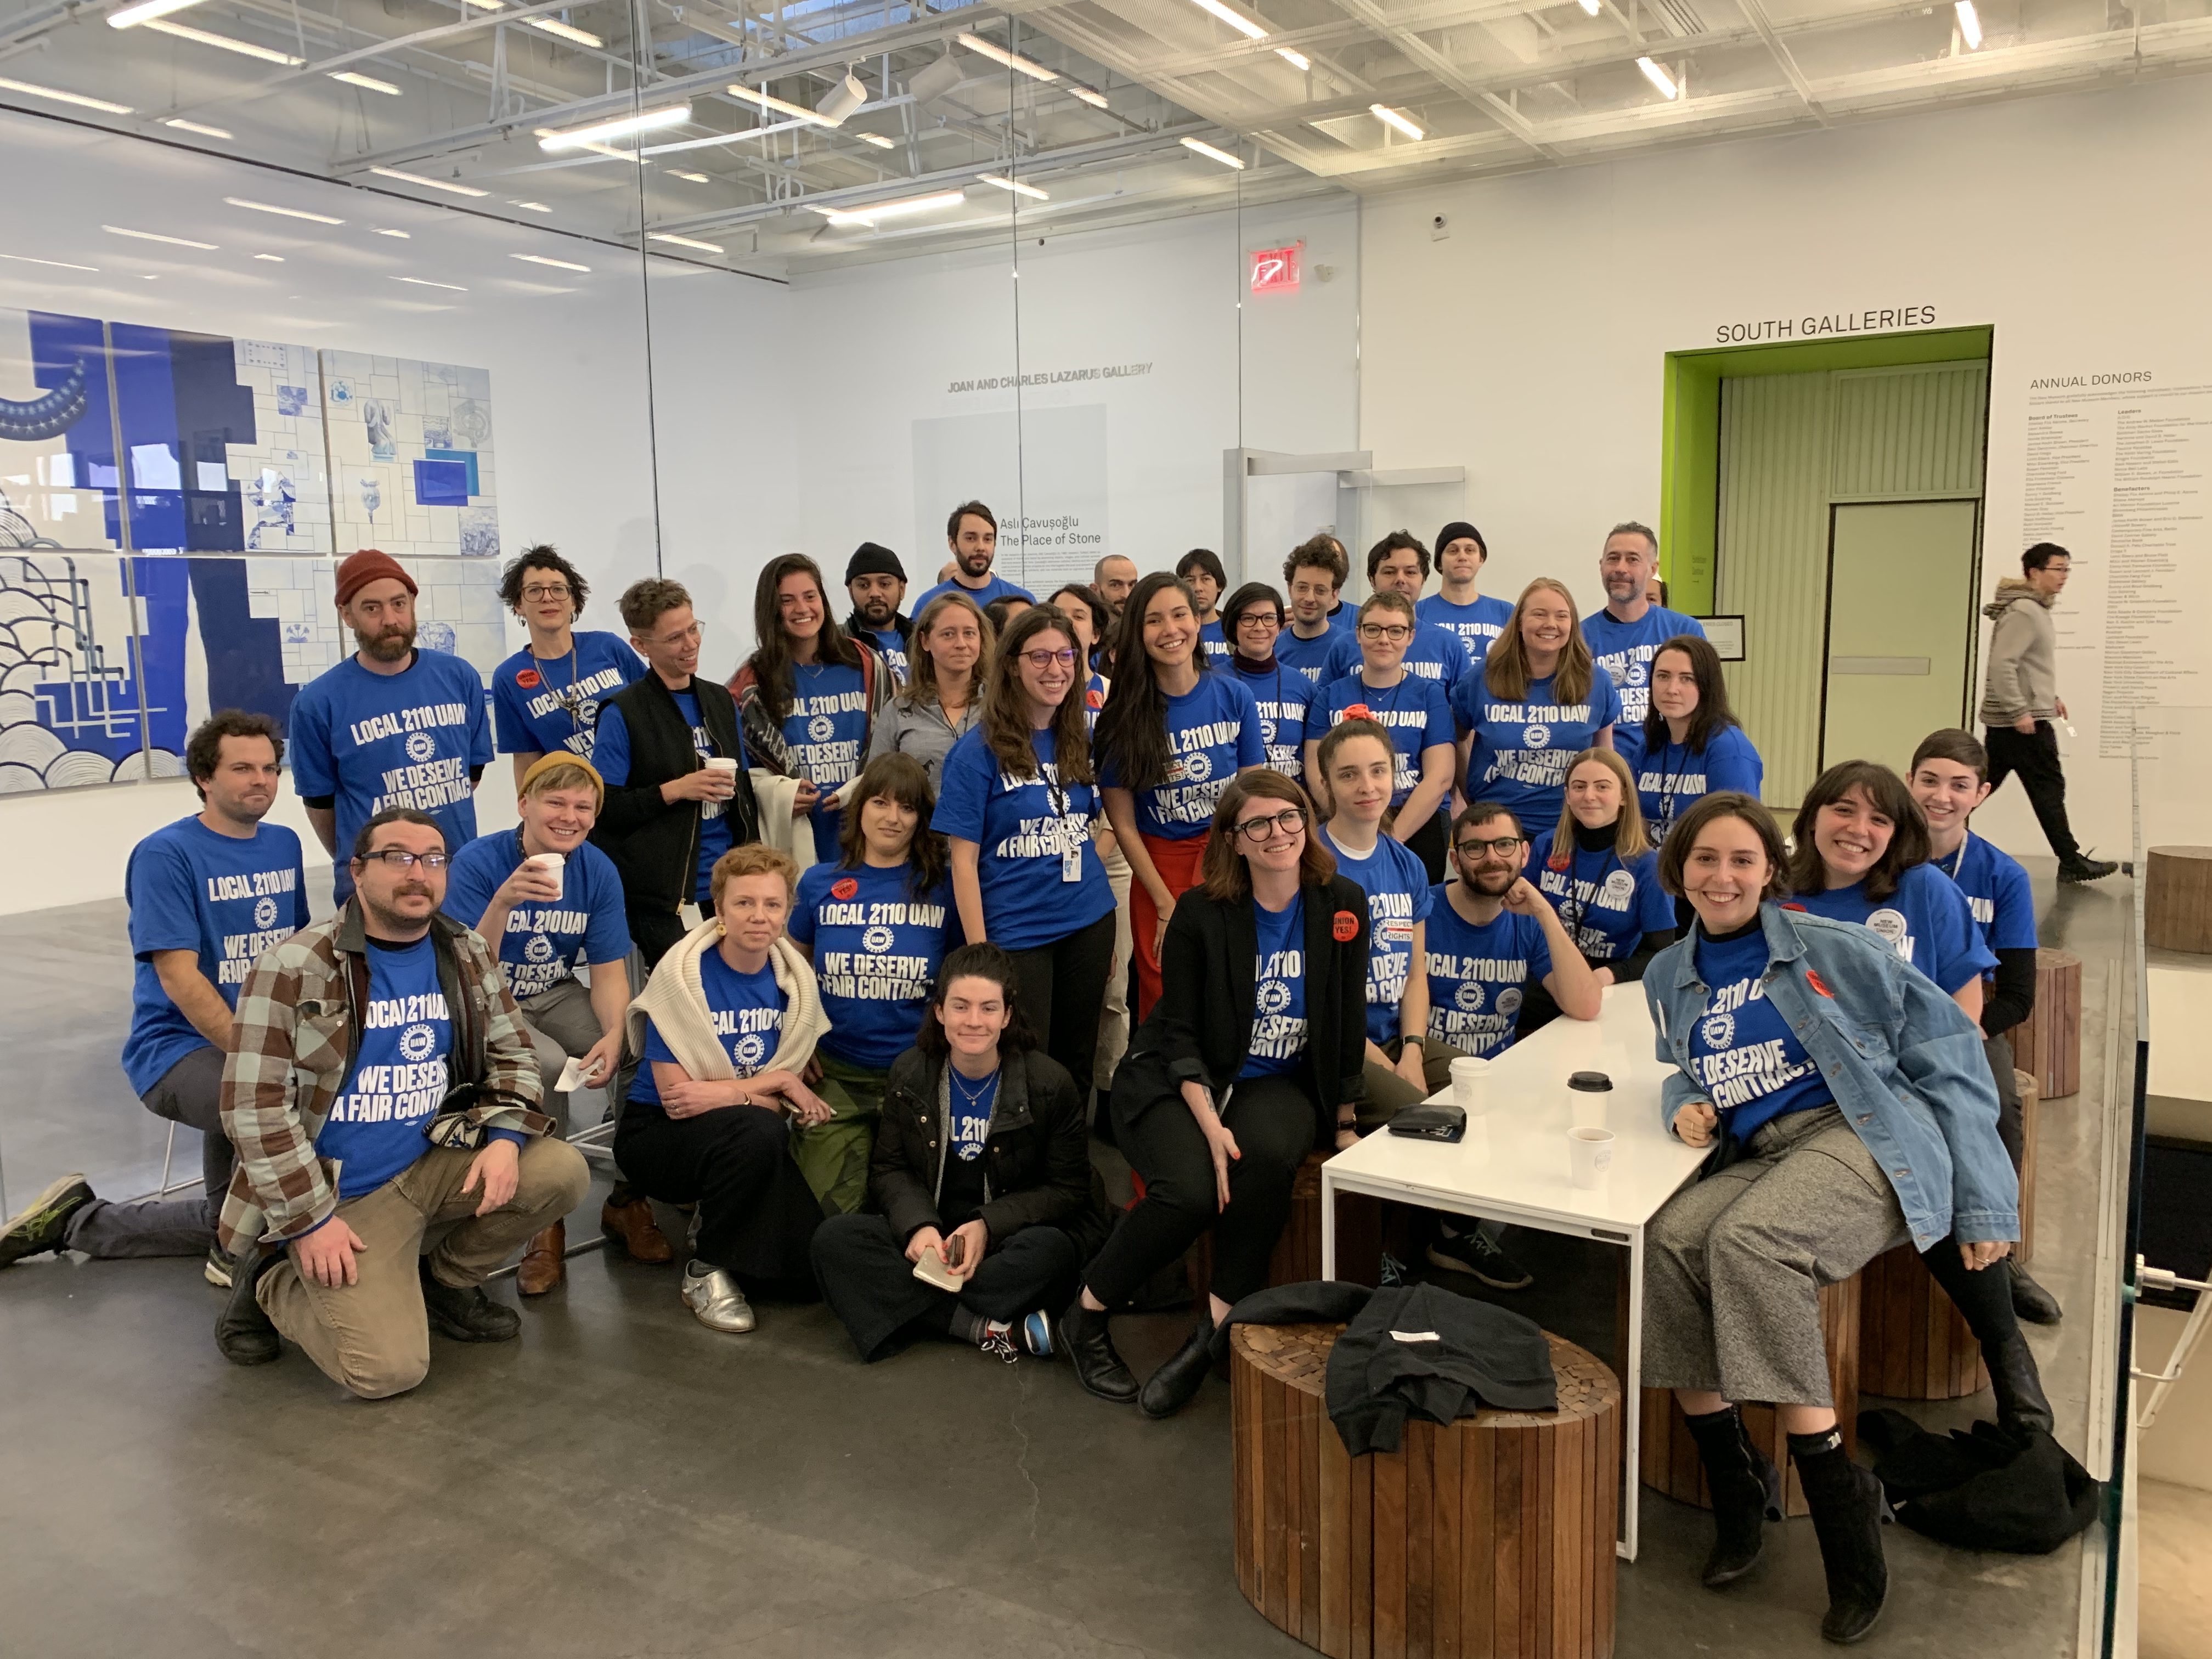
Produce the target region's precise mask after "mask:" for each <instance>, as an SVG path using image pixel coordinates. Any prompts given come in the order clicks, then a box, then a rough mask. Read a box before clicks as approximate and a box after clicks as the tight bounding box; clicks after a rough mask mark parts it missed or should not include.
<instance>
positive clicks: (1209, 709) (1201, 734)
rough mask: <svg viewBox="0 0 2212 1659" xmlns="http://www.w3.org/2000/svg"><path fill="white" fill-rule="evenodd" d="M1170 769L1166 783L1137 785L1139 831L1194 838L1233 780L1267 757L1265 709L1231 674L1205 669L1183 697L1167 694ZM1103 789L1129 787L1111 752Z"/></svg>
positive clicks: (1101, 778)
mask: <svg viewBox="0 0 2212 1659" xmlns="http://www.w3.org/2000/svg"><path fill="white" fill-rule="evenodd" d="M1167 705H1168V708H1167V732H1168V775H1167V781H1165V782H1164V783H1162V784H1159V785H1158V786H1156V787H1152V788H1150V789H1135V790H1133V791H1132V793H1133V797H1134V799H1135V805H1136V812H1137V829H1138V831H1139V833H1140V834H1143V835H1147V836H1158V838H1159V839H1160V840H1162V841H1188V840H1190V839H1191V838H1192V837H1193V836H1202V835H1204V834H1205V833H1206V829H1207V828H1208V827H1209V826H1210V825H1211V824H1212V823H1213V809H1214V808H1215V807H1216V806H1218V805H1220V802H1221V796H1222V792H1223V791H1224V790H1225V789H1227V788H1228V787H1229V781H1230V780H1231V778H1233V777H1235V776H1236V775H1237V772H1238V771H1239V770H1240V769H1242V768H1244V767H1247V766H1259V765H1261V764H1263V763H1265V762H1266V760H1267V749H1266V745H1265V744H1262V743H1261V737H1260V710H1259V708H1258V706H1257V705H1256V704H1255V702H1254V701H1253V697H1252V694H1251V693H1250V692H1249V691H1248V690H1245V689H1244V683H1243V681H1242V680H1240V679H1238V678H1237V677H1236V676H1235V675H1233V674H1223V673H1218V672H1216V671H1211V670H1209V671H1206V672H1204V673H1201V674H1200V675H1199V677H1198V684H1196V685H1194V686H1193V687H1191V689H1190V690H1188V691H1186V692H1184V693H1183V694H1182V696H1179V697H1170V698H1169V699H1167ZM1098 782H1099V786H1100V787H1102V788H1107V789H1119V788H1125V787H1128V785H1127V783H1126V782H1125V781H1124V780H1123V778H1122V776H1121V768H1120V767H1119V766H1118V765H1116V764H1115V762H1114V760H1113V759H1112V758H1111V757H1107V758H1106V759H1105V761H1104V763H1103V765H1102V766H1101V767H1100V769H1099V772H1098Z"/></svg>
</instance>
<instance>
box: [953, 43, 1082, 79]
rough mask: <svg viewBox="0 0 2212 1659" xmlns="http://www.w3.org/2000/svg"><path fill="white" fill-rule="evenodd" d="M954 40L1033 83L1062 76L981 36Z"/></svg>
mask: <svg viewBox="0 0 2212 1659" xmlns="http://www.w3.org/2000/svg"><path fill="white" fill-rule="evenodd" d="M953 39H954V40H957V41H959V43H960V44H961V45H962V46H965V47H967V48H968V50H969V51H970V52H980V53H981V54H982V55H983V56H984V57H986V58H989V59H990V60H991V61H992V62H993V63H994V64H1005V65H1006V67H1007V68H1008V69H1010V70H1020V71H1021V72H1022V73H1023V74H1024V75H1026V76H1029V77H1030V79H1031V80H1032V81H1057V80H1059V79H1060V76H1059V75H1058V74H1057V73H1055V72H1054V70H1048V69H1047V68H1046V67H1045V66H1044V65H1043V64H1039V63H1036V62H1033V61H1031V60H1030V59H1029V58H1024V57H1023V56H1022V55H1021V53H1019V52H1008V51H1007V50H1006V48H1005V47H1004V46H993V45H992V44H991V43H990V42H989V41H988V40H985V39H984V38H983V37H982V36H981V35H980V34H957V35H955V36H954V37H953Z"/></svg>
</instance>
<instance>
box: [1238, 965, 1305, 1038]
mask: <svg viewBox="0 0 2212 1659" xmlns="http://www.w3.org/2000/svg"><path fill="white" fill-rule="evenodd" d="M1254 967H1255V970H1256V971H1255V978H1256V979H1257V981H1258V989H1257V991H1256V993H1255V998H1254V1001H1255V1008H1256V1012H1255V1015H1254V1018H1253V1020H1252V1047H1251V1049H1250V1053H1251V1054H1252V1056H1253V1058H1255V1060H1288V1059H1289V1058H1290V1057H1291V1055H1292V1054H1297V1053H1298V1052H1299V1051H1300V1050H1301V1049H1303V1048H1304V1047H1305V1046H1306V1023H1305V1021H1304V1020H1303V1019H1299V1018H1295V1017H1294V1016H1292V1015H1291V1014H1289V1013H1286V1012H1285V1010H1286V1009H1287V1008H1289V1007H1290V1006H1291V986H1290V981H1292V980H1293V979H1302V978H1304V975H1305V970H1306V953H1305V952H1304V951H1303V950H1297V949H1293V950H1289V951H1271V952H1270V953H1269V954H1268V955H1267V957H1264V958H1255V962H1254Z"/></svg>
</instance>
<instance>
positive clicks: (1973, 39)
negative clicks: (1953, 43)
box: [1952, 0, 1982, 52]
mask: <svg viewBox="0 0 2212 1659" xmlns="http://www.w3.org/2000/svg"><path fill="white" fill-rule="evenodd" d="M1952 9H1953V10H1954V11H1955V12H1957V13H1958V15H1959V38H1960V40H1964V41H1965V42H1966V50H1967V51H1968V52H1979V51H1980V50H1981V49H1982V18H1981V14H1980V13H1979V12H1978V11H1976V10H1975V9H1974V0H1959V3H1958V4H1957V5H1956V6H1954V7H1953V8H1952Z"/></svg>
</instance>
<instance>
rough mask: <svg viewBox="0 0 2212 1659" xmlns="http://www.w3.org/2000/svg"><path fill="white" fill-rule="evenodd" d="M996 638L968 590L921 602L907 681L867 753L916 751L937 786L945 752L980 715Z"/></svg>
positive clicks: (871, 756) (879, 724)
mask: <svg viewBox="0 0 2212 1659" xmlns="http://www.w3.org/2000/svg"><path fill="white" fill-rule="evenodd" d="M991 641H992V634H991V624H990V623H987V622H986V621H984V620H983V613H982V612H981V611H979V610H977V609H976V607H975V600H973V599H969V598H968V597H967V596H966V595H965V594H961V593H942V594H939V596H938V597H937V598H936V599H932V600H931V601H930V602H929V603H928V604H927V605H924V606H922V608H921V615H920V616H919V617H915V623H914V643H913V646H912V647H910V650H909V653H908V679H907V683H906V684H905V685H904V686H903V687H902V688H901V690H900V691H899V694H898V695H897V696H895V697H893V698H892V699H891V700H890V703H889V704H888V705H887V706H886V707H885V708H884V712H883V714H881V715H880V716H878V719H877V720H876V726H875V732H874V734H873V735H872V737H871V738H869V739H868V758H869V759H870V760H874V759H875V758H876V757H878V756H879V755H911V756H913V757H915V759H916V760H918V761H920V762H921V769H922V770H923V771H924V772H925V773H927V775H928V776H929V787H931V788H933V789H934V788H936V787H938V782H939V775H940V774H941V773H942V772H943V771H944V769H945V756H947V755H949V754H951V752H952V745H953V744H956V743H957V742H959V741H960V739H961V738H964V737H966V736H967V735H968V734H969V732H972V731H974V730H975V722H976V721H977V720H979V719H981V715H982V700H981V696H980V694H979V690H978V688H979V686H980V684H981V671H980V665H981V663H982V661H983V659H984V658H986V657H987V656H988V655H989V654H990V653H991Z"/></svg>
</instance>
